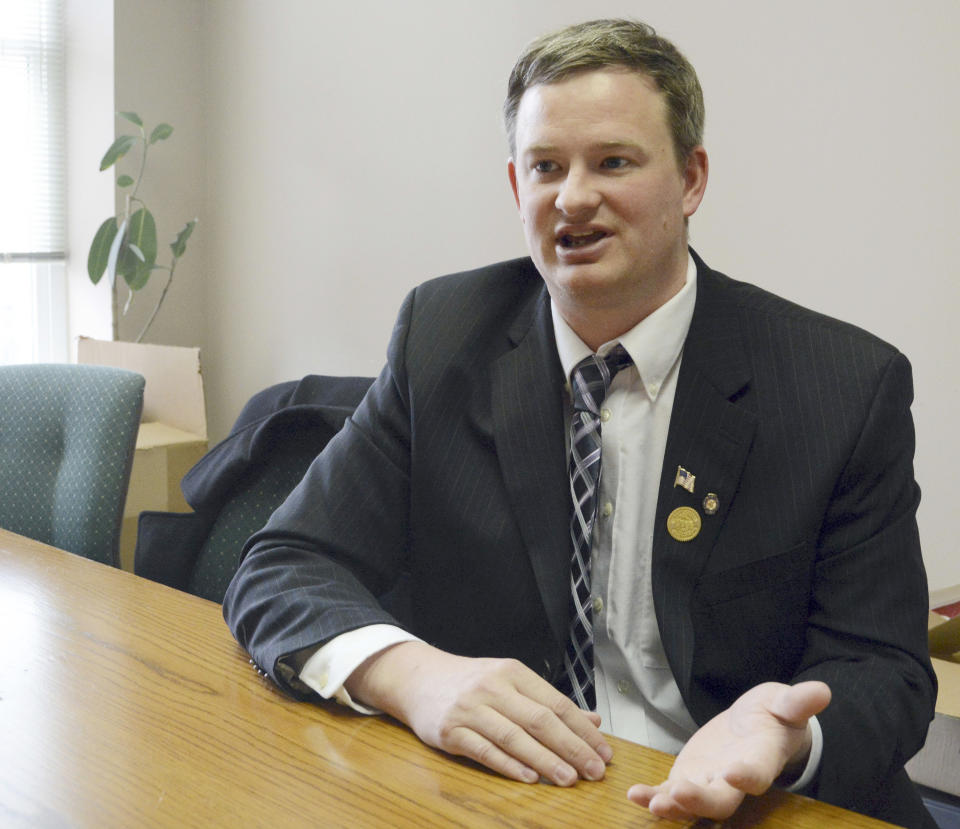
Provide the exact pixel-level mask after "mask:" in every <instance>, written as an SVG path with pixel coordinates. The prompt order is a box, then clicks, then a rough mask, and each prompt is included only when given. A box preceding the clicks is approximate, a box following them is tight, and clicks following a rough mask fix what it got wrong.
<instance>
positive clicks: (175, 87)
mask: <svg viewBox="0 0 960 829" xmlns="http://www.w3.org/2000/svg"><path fill="white" fill-rule="evenodd" d="M114 7H115V16H114V29H115V31H114V37H115V40H114V53H115V55H116V65H117V72H116V77H115V109H116V110H117V111H119V112H130V111H133V112H137V113H138V114H139V115H140V117H141V118H142V119H143V120H144V123H145V126H146V132H147V135H148V136H149V134H150V131H151V130H152V129H153V128H154V127H155V126H156V125H157V124H158V123H161V122H166V123H168V124H172V125H173V128H174V131H173V135H172V136H171V137H170V138H168V139H167V140H166V141H159V142H157V143H156V144H154V145H152V146H151V147H150V148H149V150H148V155H147V168H146V174H145V176H144V183H143V184H142V185H141V187H140V189H139V191H138V196H139V197H140V198H142V199H143V200H144V202H145V203H146V205H147V207H148V208H149V209H150V212H151V213H153V216H154V219H155V220H156V223H157V249H158V254H157V264H160V265H164V266H169V265H170V259H171V253H170V247H169V245H170V242H172V241H173V239H174V238H175V236H176V234H177V233H178V232H179V231H180V229H181V228H182V227H183V226H184V225H185V224H186V223H187V221H188V220H190V219H193V218H196V217H198V216H199V215H200V214H201V212H203V213H206V212H208V211H206V210H203V211H202V210H201V207H202V206H204V199H205V196H206V188H205V181H204V168H205V158H204V150H205V147H206V145H205V124H204V101H205V94H204V69H203V67H204V46H203V26H202V12H203V4H202V3H199V2H197V0H162V2H159V0H149V2H143V0H115V2H114ZM122 133H130V134H137V128H136V127H135V126H134V125H133V124H130V123H128V122H127V121H124V120H118V121H117V134H118V135H120V134H122ZM107 146H109V145H105V146H104V147H103V150H102V151H101V152H103V151H105V150H106V148H107ZM139 164H140V154H139V147H138V148H136V149H134V150H133V151H131V153H130V154H129V155H128V156H127V157H126V158H124V159H123V160H122V161H120V162H119V163H118V165H117V170H118V171H119V172H125V173H129V174H130V175H132V176H134V177H136V175H137V170H138V168H139ZM104 175H106V174H104ZM123 199H124V197H123V196H121V195H119V193H118V196H117V208H116V209H117V210H118V211H120V210H122V209H123V205H122V201H123ZM203 230H204V227H203V225H200V226H199V227H198V228H196V229H195V231H194V235H193V236H192V237H191V238H190V240H189V241H188V243H187V251H186V254H185V255H184V256H183V257H182V258H181V259H180V261H179V262H178V264H177V267H176V272H175V274H174V277H173V282H172V283H171V285H170V290H169V291H168V293H167V296H166V297H165V299H164V301H163V306H162V308H161V311H160V313H159V314H158V315H157V318H156V321H155V322H154V323H153V324H152V325H151V327H150V329H149V331H148V332H147V335H146V337H145V338H144V342H151V343H158V342H159V343H164V344H166V345H188V346H193V345H198V344H199V336H200V334H199V332H202V331H203V327H204V326H203V310H204V309H203V287H202V277H203V274H204V273H205V272H206V267H205V258H206V249H207V239H208V238H209V237H207V236H206V235H205V234H204V232H203ZM166 278H167V274H166V272H164V271H155V272H154V274H153V276H151V278H150V281H149V283H148V284H147V286H146V287H145V288H144V289H143V290H141V291H139V292H137V293H136V294H135V295H134V298H133V301H132V302H131V303H130V307H129V310H128V311H127V313H126V315H123V314H122V311H123V306H124V305H125V303H126V299H127V297H128V295H129V293H128V291H127V287H126V285H125V284H121V286H120V290H119V294H118V295H119V298H120V311H121V315H120V316H119V317H118V320H117V323H118V330H119V335H120V339H121V340H133V339H136V337H137V335H138V334H139V333H140V331H141V330H142V328H143V327H144V325H145V324H146V322H147V320H148V319H149V317H150V314H151V312H152V311H153V308H154V306H155V305H156V303H157V300H158V299H159V297H160V295H161V293H162V291H163V287H164V285H165V284H166Z"/></svg>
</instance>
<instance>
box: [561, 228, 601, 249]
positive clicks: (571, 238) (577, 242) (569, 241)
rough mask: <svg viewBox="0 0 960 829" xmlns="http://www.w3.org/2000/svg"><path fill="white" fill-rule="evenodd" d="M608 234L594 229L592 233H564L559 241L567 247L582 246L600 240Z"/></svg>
mask: <svg viewBox="0 0 960 829" xmlns="http://www.w3.org/2000/svg"><path fill="white" fill-rule="evenodd" d="M606 235H607V234H606V233H605V232H604V231H602V230H594V231H592V232H590V233H564V234H563V235H562V236H560V237H559V242H560V245H561V246H562V247H565V248H582V247H585V246H586V245H592V244H593V243H594V242H599V241H600V240H601V239H603V238H604V237H605V236H606Z"/></svg>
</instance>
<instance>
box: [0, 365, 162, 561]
mask: <svg viewBox="0 0 960 829" xmlns="http://www.w3.org/2000/svg"><path fill="white" fill-rule="evenodd" d="M143 387H144V379H143V377H142V376H141V375H139V374H135V373H134V372H132V371H125V370H123V369H118V368H108V367H106V366H88V365H64V364H38V365H21V366H0V527H3V528H4V529H8V530H12V531H13V532H16V533H19V534H20V535H25V536H28V537H30V538H35V539H37V540H38V541H43V542H45V543H47V544H52V545H53V546H55V547H60V548H61V549H64V550H68V551H70V552H72V553H77V554H79V555H82V556H85V557H87V558H91V559H94V560H95V561H100V562H103V563H105V564H111V565H114V566H116V565H117V564H118V563H119V561H118V545H119V541H120V523H121V520H122V518H123V504H124V500H125V498H126V494H127V484H128V483H129V480H130V467H131V464H132V463H133V453H134V449H135V447H136V442H137V429H138V424H139V422H140V412H141V409H142V407H143Z"/></svg>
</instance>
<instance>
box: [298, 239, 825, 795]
mask: <svg viewBox="0 0 960 829" xmlns="http://www.w3.org/2000/svg"><path fill="white" fill-rule="evenodd" d="M696 282H697V281H696V265H695V263H694V261H693V258H692V257H689V258H688V264H687V276H686V282H685V284H684V286H683V288H681V289H680V291H679V292H678V293H677V294H676V295H675V296H673V297H672V298H671V299H670V300H668V301H667V302H666V303H664V304H663V305H662V306H661V307H660V308H658V309H657V310H656V311H654V312H653V313H652V314H650V315H649V316H648V317H646V318H645V319H643V320H642V321H641V322H640V323H638V324H637V325H636V326H634V327H633V328H632V329H630V330H629V331H627V332H626V333H625V334H623V335H622V336H621V337H619V338H618V339H616V340H613V341H611V342H609V343H605V344H604V345H602V346H601V347H600V348H599V349H598V351H597V353H598V354H600V355H605V354H606V353H607V352H608V351H610V350H611V349H612V348H613V347H614V346H616V345H617V344H618V343H620V344H622V345H623V347H624V348H625V349H626V350H627V353H628V354H629V355H630V357H631V359H632V360H633V365H632V366H629V367H627V368H625V369H623V370H621V371H620V372H619V373H618V374H617V375H616V377H614V379H613V382H612V383H611V386H610V390H609V392H608V394H607V397H606V399H605V400H604V403H603V407H602V409H601V444H602V450H601V451H602V456H601V457H602V473H601V476H600V492H599V498H598V502H597V503H598V510H597V519H596V522H595V524H594V530H593V542H592V546H591V560H592V563H591V575H592V596H593V631H594V667H595V679H596V698H597V712H598V713H599V714H600V716H601V718H602V723H603V725H602V728H603V730H604V731H607V732H609V733H611V734H614V735H615V736H617V737H622V738H625V739H628V740H633V741H634V742H637V743H641V744H642V745H646V746H650V747H652V748H656V749H659V750H660V751H665V752H668V753H670V754H677V753H679V751H680V749H681V748H682V747H683V745H684V743H685V742H686V741H687V739H689V737H690V736H691V735H692V734H693V733H694V731H696V730H697V725H696V723H695V722H694V720H693V718H692V717H691V716H690V713H689V711H687V708H686V706H685V705H684V702H683V699H682V697H681V695H680V690H679V688H678V687H677V683H676V681H675V680H674V678H673V673H672V672H671V670H670V667H669V665H668V664H667V659H666V655H665V654H664V651H663V644H662V642H661V639H660V629H659V627H658V623H657V618H656V614H655V612H654V606H653V589H652V585H651V578H650V568H651V560H652V544H653V530H654V522H655V520H656V508H657V498H658V494H659V489H660V474H661V469H662V466H663V456H664V452H665V450H666V445H667V432H668V430H669V427H670V415H671V412H672V409H673V399H674V394H675V392H676V387H677V375H678V374H679V370H680V362H681V358H682V350H683V343H684V340H685V339H686V336H687V332H688V330H689V328H690V322H691V320H692V318H693V309H694V305H695V303H696V289H697V285H696ZM551 311H552V314H553V325H554V332H555V334H556V343H557V352H558V354H559V356H560V362H561V365H562V366H563V370H564V374H565V376H566V377H568V378H569V376H570V372H571V371H572V370H573V367H574V366H575V365H576V364H577V363H578V362H580V360H582V359H583V358H584V357H587V356H589V355H590V353H591V350H590V348H589V347H588V346H587V345H585V344H584V342H583V341H582V340H581V339H580V338H579V337H578V336H577V335H576V334H575V333H574V332H573V330H572V329H571V328H570V326H569V325H567V323H566V322H565V321H564V320H563V318H562V317H561V316H560V314H559V313H558V311H557V309H556V306H554V305H553V304H552V303H551ZM572 412H573V407H572V402H571V403H570V404H569V405H568V408H567V412H566V419H567V423H568V424H569V422H570V419H571V417H572ZM568 439H569V438H568ZM621 504H622V505H625V508H623V509H621V508H619V507H620V505H621ZM416 639H417V637H415V636H413V635H412V634H410V633H408V632H406V631H404V630H401V629H400V628H396V627H393V626H391V625H370V626H368V627H365V628H360V629H358V630H354V631H350V632H349V633H345V634H343V635H341V636H338V637H336V638H334V639H332V640H331V641H330V642H328V643H327V644H326V645H324V646H323V647H321V648H320V649H319V650H317V652H316V653H314V654H313V655H312V656H311V657H310V658H309V659H308V660H307V661H306V663H305V665H304V667H303V669H302V670H301V672H300V679H301V680H302V681H303V682H304V683H306V684H307V685H308V686H309V687H310V688H312V689H313V690H315V691H316V692H317V693H318V694H320V696H322V697H325V698H327V699H329V698H331V697H333V698H336V699H337V700H339V701H340V702H342V703H344V704H345V705H349V706H350V707H352V708H354V709H355V710H357V711H361V712H363V713H376V712H375V711H374V710H372V709H370V708H368V707H366V706H363V705H360V704H359V703H356V702H354V701H353V700H352V699H351V698H350V695H349V694H348V693H347V691H346V689H345V688H344V687H343V683H344V682H346V680H347V678H348V677H349V676H350V674H351V673H352V672H353V671H354V669H355V668H357V667H358V666H359V665H360V663H361V662H363V661H364V660H365V659H367V658H368V657H369V656H372V655H373V654H375V653H377V652H379V651H380V650H383V649H384V648H386V647H389V646H390V645H393V644H397V643H399V642H405V641H411V640H416ZM811 726H812V733H813V743H814V744H813V748H812V750H811V754H810V760H809V762H808V763H807V767H806V769H805V770H804V773H803V775H802V776H801V778H800V779H799V780H798V781H797V782H796V783H795V784H794V785H793V786H791V789H800V788H802V787H803V786H805V785H807V784H808V783H809V782H810V781H811V780H812V779H813V777H814V775H815V774H816V770H817V768H818V766H819V762H820V754H821V751H822V744H823V741H822V735H821V732H820V727H819V723H817V721H816V718H812V720H811Z"/></svg>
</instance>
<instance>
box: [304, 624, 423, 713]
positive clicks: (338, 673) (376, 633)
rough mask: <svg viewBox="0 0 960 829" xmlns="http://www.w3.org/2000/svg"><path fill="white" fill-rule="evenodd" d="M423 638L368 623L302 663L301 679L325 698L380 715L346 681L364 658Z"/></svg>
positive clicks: (336, 639) (340, 636) (332, 642)
mask: <svg viewBox="0 0 960 829" xmlns="http://www.w3.org/2000/svg"><path fill="white" fill-rule="evenodd" d="M419 641H422V640H420V639H418V638H417V637H416V636H414V635H413V634H412V633H408V632H407V631H405V630H403V629H402V628H398V627H396V626H395V625H367V626H366V627H362V628H357V629H356V630H351V631H348V632H347V633H341V634H340V635H339V636H335V637H334V638H333V639H331V640H330V641H329V642H327V644H326V645H324V646H323V647H322V648H320V649H319V650H317V651H316V652H315V653H314V654H313V655H312V656H311V657H310V658H309V659H308V660H307V661H306V662H305V663H304V665H303V668H302V669H301V671H300V679H301V681H302V682H304V683H305V684H306V685H307V686H309V687H310V688H311V689H313V690H314V691H316V692H317V693H318V694H319V695H320V696H321V697H323V698H324V699H331V698H333V699H335V700H336V701H337V702H339V703H340V704H341V705H346V706H347V707H349V708H352V709H353V710H354V711H359V712H360V713H361V714H379V713H380V711H378V710H377V709H376V708H370V707H368V706H366V705H361V704H360V703H359V702H356V701H354V699H353V698H352V697H351V696H350V694H349V693H348V692H347V689H346V688H344V687H343V683H344V682H346V681H347V680H348V679H349V678H350V674H352V673H353V672H354V671H355V670H356V669H357V668H358V667H359V666H360V663H362V662H363V661H364V660H365V659H369V658H370V657H371V656H373V655H374V654H375V653H379V652H380V651H382V650H383V649H384V648H389V647H390V646H391V645H397V644H399V643H400V642H419Z"/></svg>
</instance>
